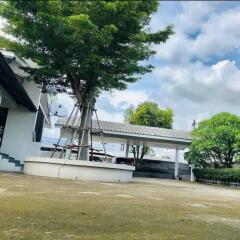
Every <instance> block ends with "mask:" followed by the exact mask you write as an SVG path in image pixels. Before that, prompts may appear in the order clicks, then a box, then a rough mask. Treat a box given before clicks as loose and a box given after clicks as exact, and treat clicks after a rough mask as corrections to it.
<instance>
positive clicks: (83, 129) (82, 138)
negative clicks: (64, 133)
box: [77, 102, 92, 161]
mask: <svg viewBox="0 0 240 240" xmlns="http://www.w3.org/2000/svg"><path fill="white" fill-rule="evenodd" d="M81 109H82V111H81V116H80V119H81V120H80V126H79V138H78V145H79V149H78V155H77V159H78V160H86V161H89V139H90V124H91V118H92V106H91V104H90V102H89V103H87V104H84V105H83V106H82V107H81Z"/></svg>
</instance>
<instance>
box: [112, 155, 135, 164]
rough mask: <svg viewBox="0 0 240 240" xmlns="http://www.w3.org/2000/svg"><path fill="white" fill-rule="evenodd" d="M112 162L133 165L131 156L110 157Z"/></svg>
mask: <svg viewBox="0 0 240 240" xmlns="http://www.w3.org/2000/svg"><path fill="white" fill-rule="evenodd" d="M112 162H113V163H116V164H127V165H132V166H133V165H134V159H133V158H127V157H114V158H113V159H112Z"/></svg>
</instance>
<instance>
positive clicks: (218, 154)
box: [185, 112, 240, 167]
mask: <svg viewBox="0 0 240 240" xmlns="http://www.w3.org/2000/svg"><path fill="white" fill-rule="evenodd" d="M239 136H240V118H239V117H238V116H236V115H234V114H230V113H226V112H223V113H219V114H216V115H214V116H213V117H212V118H210V119H208V120H204V121H202V122H200V123H199V124H198V127H197V128H196V129H194V130H193V132H192V137H193V141H192V145H191V147H190V150H189V152H188V153H186V155H185V156H186V159H187V160H188V161H189V162H190V163H195V164H196V165H197V166H204V167H205V166H209V167H232V163H233V161H234V159H236V158H237V157H238V156H239V153H240V141H239V140H240V138H239Z"/></svg>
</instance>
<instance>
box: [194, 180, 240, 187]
mask: <svg viewBox="0 0 240 240" xmlns="http://www.w3.org/2000/svg"><path fill="white" fill-rule="evenodd" d="M197 182H199V183H204V184H208V185H222V186H227V187H234V188H240V182H226V181H219V180H210V179H205V178H199V179H197Z"/></svg>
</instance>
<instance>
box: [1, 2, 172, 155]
mask: <svg viewBox="0 0 240 240" xmlns="http://www.w3.org/2000/svg"><path fill="white" fill-rule="evenodd" d="M158 5H159V2H158V0H148V1H146V0H139V1H107V0H106V1H103V0H95V1H66V0H55V1H52V0H44V1H43V0H42V1H41V0H29V1H25V0H18V1H12V0H7V1H1V2H0V16H1V17H3V18H4V19H6V20H7V24H6V26H5V27H4V28H3V29H2V30H3V31H4V32H5V33H6V34H8V35H10V36H12V38H9V37H7V35H6V36H2V37H1V38H0V47H2V48H6V49H9V50H12V51H14V52H15V53H16V54H18V55H19V56H21V57H23V58H25V59H31V60H32V61H34V62H35V63H37V64H38V66H39V68H34V69H31V68H25V71H27V72H29V73H30V76H31V79H32V78H33V79H34V80H35V81H36V82H37V83H40V84H41V85H42V87H43V91H45V92H49V93H59V92H66V91H67V92H69V90H70V91H71V93H72V94H73V96H74V97H75V99H76V100H77V103H78V106H79V108H80V111H81V120H80V124H79V126H80V127H79V145H82V146H87V145H88V137H87V136H88V135H89V126H90V119H91V115H92V112H91V111H92V109H93V108H94V104H95V101H96V97H97V96H98V95H99V93H100V92H101V91H102V90H105V91H109V90H112V89H119V90H123V89H125V88H126V87H127V85H128V84H129V83H133V82H135V81H137V80H138V79H139V77H140V76H141V75H143V74H145V73H147V72H150V71H151V70H152V68H153V66H152V65H151V64H148V63H147V62H146V61H145V60H147V59H149V58H150V57H151V56H153V55H154V54H155V52H154V51H153V50H152V48H151V46H152V44H160V43H163V42H165V41H166V40H167V39H168V37H169V36H170V35H171V34H173V30H172V27H171V26H168V27H166V29H164V30H160V31H158V32H154V33H152V32H150V31H149V28H148V26H149V23H150V20H151V15H152V14H153V13H155V12H156V11H157V9H158ZM13 37H14V38H13ZM89 109H91V111H89ZM84 136H85V137H84ZM80 139H82V140H80ZM84 139H85V140H84ZM82 141H83V142H82ZM79 151H80V150H79ZM85 152H86V153H87V152H88V149H87V147H86V151H85ZM85 158H87V157H86V156H85V155H84V159H85Z"/></svg>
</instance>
